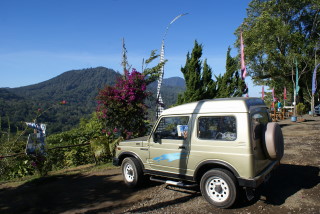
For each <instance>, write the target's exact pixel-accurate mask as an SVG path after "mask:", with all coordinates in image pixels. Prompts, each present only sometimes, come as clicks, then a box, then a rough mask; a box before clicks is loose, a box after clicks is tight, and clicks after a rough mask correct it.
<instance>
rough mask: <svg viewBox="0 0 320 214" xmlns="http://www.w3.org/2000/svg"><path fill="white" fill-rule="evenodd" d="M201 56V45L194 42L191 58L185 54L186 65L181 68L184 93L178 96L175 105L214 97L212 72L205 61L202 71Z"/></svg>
mask: <svg viewBox="0 0 320 214" xmlns="http://www.w3.org/2000/svg"><path fill="white" fill-rule="evenodd" d="M201 56H202V45H201V44H198V42H197V41H195V43H194V48H193V50H192V53H191V56H190V54H189V53H188V54H187V60H186V64H185V66H184V67H182V68H181V72H182V73H183V75H184V79H185V81H186V91H185V92H184V93H183V94H180V95H179V96H178V102H177V104H183V103H188V102H193V101H198V100H202V99H209V98H213V97H214V93H215V82H214V81H213V80H212V71H211V68H210V67H209V65H208V64H207V60H205V61H204V63H203V69H202V61H201V59H200V58H201ZM202 70H203V71H202Z"/></svg>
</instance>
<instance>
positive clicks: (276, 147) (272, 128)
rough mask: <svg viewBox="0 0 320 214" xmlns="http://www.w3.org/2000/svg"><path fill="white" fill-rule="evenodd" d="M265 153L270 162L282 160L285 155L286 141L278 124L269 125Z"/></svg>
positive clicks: (265, 138) (266, 133)
mask: <svg viewBox="0 0 320 214" xmlns="http://www.w3.org/2000/svg"><path fill="white" fill-rule="evenodd" d="M264 141H265V143H264V145H265V153H266V156H267V158H268V159H270V160H281V158H282V157H283V153H284V140H283V135H282V131H281V127H280V126H279V124H278V123H268V124H267V126H266V130H265V137H264Z"/></svg>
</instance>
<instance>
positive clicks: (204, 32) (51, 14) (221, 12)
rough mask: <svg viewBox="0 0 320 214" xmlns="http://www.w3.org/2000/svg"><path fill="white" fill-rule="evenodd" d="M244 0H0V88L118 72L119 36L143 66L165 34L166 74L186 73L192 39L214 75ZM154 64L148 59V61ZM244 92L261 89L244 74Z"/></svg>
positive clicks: (230, 42) (242, 12) (222, 69)
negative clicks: (100, 70)
mask: <svg viewBox="0 0 320 214" xmlns="http://www.w3.org/2000/svg"><path fill="white" fill-rule="evenodd" d="M249 2H250V1H249V0H241V1H239V0H225V1H221V0H162V1H152V0H45V1H44V0H28V1H25V0H1V1H0V88H1V87H10V88H14V87H20V86H26V85H31V84H36V83H39V82H42V81H45V80H48V79H51V78H54V77H56V76H58V75H60V74H62V73H63V72H66V71H69V70H75V69H84V68H91V67H98V66H104V67H107V68H111V69H114V70H115V71H119V72H121V71H122V67H121V59H122V58H121V57H122V38H124V40H125V45H126V49H127V51H128V52H127V55H128V61H129V64H130V65H131V66H132V68H136V69H137V70H138V71H141V67H142V60H143V59H147V58H148V57H149V56H150V53H151V51H152V50H158V53H160V49H161V42H162V40H163V39H164V33H165V31H166V28H167V26H168V25H169V23H170V22H171V21H172V20H173V19H174V18H175V17H176V16H178V15H179V14H182V13H188V15H185V16H183V17H181V18H179V19H178V20H177V21H176V22H174V23H173V24H171V25H170V28H169V30H168V32H167V35H166V37H165V59H167V60H168V62H167V63H166V65H165V68H164V70H165V74H164V78H169V77H174V76H179V77H183V75H182V73H181V71H180V68H181V67H182V66H184V64H185V60H186V55H187V53H188V52H191V51H192V48H193V46H194V41H195V40H197V41H198V43H200V44H202V45H203V55H202V59H203V60H204V59H207V61H208V64H209V65H210V67H211V68H212V70H213V74H214V75H219V74H221V73H224V72H225V63H226V53H227V49H228V47H229V46H230V47H231V48H232V52H231V54H232V56H236V55H237V54H238V49H236V48H235V47H234V43H235V41H236V36H235V35H234V32H235V30H236V28H237V27H238V26H239V25H241V23H242V22H243V19H244V18H245V17H246V8H247V7H248V4H249ZM150 66H152V65H150ZM246 82H247V83H248V86H249V96H257V97H260V96H261V95H260V92H261V87H260V86H253V83H252V81H251V78H250V77H247V78H246Z"/></svg>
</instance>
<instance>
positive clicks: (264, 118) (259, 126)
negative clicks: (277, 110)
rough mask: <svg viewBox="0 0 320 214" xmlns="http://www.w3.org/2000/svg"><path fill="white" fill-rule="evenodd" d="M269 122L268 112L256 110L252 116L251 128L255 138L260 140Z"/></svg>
mask: <svg viewBox="0 0 320 214" xmlns="http://www.w3.org/2000/svg"><path fill="white" fill-rule="evenodd" d="M268 122H269V116H268V113H267V112H256V113H254V114H252V116H251V129H252V134H253V139H254V140H260V139H261V138H262V131H263V127H265V126H266V124H267V123H268Z"/></svg>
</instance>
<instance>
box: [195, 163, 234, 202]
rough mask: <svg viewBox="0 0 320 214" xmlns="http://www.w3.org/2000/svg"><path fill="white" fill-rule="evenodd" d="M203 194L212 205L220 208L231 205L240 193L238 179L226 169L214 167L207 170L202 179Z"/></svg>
mask: <svg viewBox="0 0 320 214" xmlns="http://www.w3.org/2000/svg"><path fill="white" fill-rule="evenodd" d="M200 190H201V194H202V196H203V197H204V198H205V199H206V200H207V201H208V202H209V203H210V204H212V205H214V206H216V207H219V208H229V207H231V206H232V205H233V204H234V203H235V201H236V199H237V195H238V188H237V183H236V179H235V177H234V176H233V174H232V173H231V172H229V171H227V170H224V169H213V170H210V171H208V172H206V173H205V174H204V175H203V176H202V178H201V181H200Z"/></svg>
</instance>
